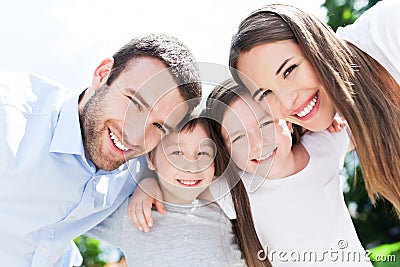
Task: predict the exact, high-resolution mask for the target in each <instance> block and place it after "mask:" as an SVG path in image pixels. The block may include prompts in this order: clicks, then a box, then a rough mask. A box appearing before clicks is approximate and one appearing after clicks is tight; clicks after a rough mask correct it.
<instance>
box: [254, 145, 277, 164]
mask: <svg viewBox="0 0 400 267" xmlns="http://www.w3.org/2000/svg"><path fill="white" fill-rule="evenodd" d="M275 149H276V148H274V150H272V151H271V152H269V153H268V154H265V155H264V156H262V157H260V158H258V159H257V161H262V160H264V159H267V158H269V157H271V156H272V154H273V153H274V151H275Z"/></svg>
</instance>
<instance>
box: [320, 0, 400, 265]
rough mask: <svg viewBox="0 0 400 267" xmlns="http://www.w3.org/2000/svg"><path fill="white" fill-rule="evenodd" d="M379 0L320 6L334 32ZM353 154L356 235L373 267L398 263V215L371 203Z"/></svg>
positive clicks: (348, 195)
mask: <svg viewBox="0 0 400 267" xmlns="http://www.w3.org/2000/svg"><path fill="white" fill-rule="evenodd" d="M379 1H380V0H325V3H324V4H322V6H323V7H325V8H326V9H327V18H328V20H327V23H328V25H329V26H331V27H332V29H333V30H335V31H336V29H337V28H338V27H339V26H345V25H348V24H352V23H353V22H354V21H355V20H356V19H357V18H358V17H359V16H360V15H361V14H362V13H363V12H364V11H365V10H367V9H369V8H370V7H372V6H373V5H375V4H376V3H377V2H379ZM354 157H355V160H351V159H352V156H348V158H347V159H349V158H350V161H347V164H346V169H347V181H346V182H347V189H348V190H347V191H346V190H345V194H344V196H345V201H346V203H347V205H348V206H349V210H350V213H351V215H352V219H353V222H354V226H355V228H356V230H357V233H358V236H359V238H360V240H361V242H362V244H363V245H364V246H365V247H366V248H368V249H369V251H370V252H371V255H370V258H371V260H372V262H373V264H374V266H375V267H394V266H398V262H399V261H400V243H399V242H397V241H399V240H400V223H399V218H398V217H397V215H396V213H395V211H394V209H393V206H392V205H391V204H390V203H389V202H388V201H386V200H384V199H380V200H379V201H378V202H377V203H376V205H375V206H373V205H372V204H371V201H370V199H369V198H368V195H367V192H366V190H365V184H364V180H363V177H362V173H361V169H360V166H359V165H358V160H357V158H356V156H355V154H354ZM354 167H355V168H354ZM354 169H355V172H354ZM354 176H355V177H356V179H355V178H354ZM372 247H375V248H372ZM382 256H383V257H389V256H390V257H392V258H386V259H391V260H392V261H390V260H386V261H382V260H381V261H380V260H379V257H382ZM393 256H394V258H393ZM393 259H394V261H393Z"/></svg>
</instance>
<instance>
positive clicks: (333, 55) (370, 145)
mask: <svg viewBox="0 0 400 267" xmlns="http://www.w3.org/2000/svg"><path fill="white" fill-rule="evenodd" d="M366 34H367V33H366ZM283 40H292V41H293V42H295V43H297V44H298V45H299V47H300V48H301V50H302V52H303V53H304V55H305V57H306V58H307V59H308V60H309V61H310V63H311V64H312V66H313V68H314V71H315V72H316V74H317V76H318V77H319V79H320V80H321V82H322V84H323V85H324V87H325V90H326V91H327V94H328V95H329V97H330V99H331V100H332V101H333V103H334V105H335V107H336V109H337V111H338V112H339V113H340V114H341V115H342V116H344V118H345V119H346V120H347V122H348V124H349V126H350V129H351V132H352V135H353V142H354V144H355V145H356V150H357V155H358V157H359V160H360V165H361V169H362V173H363V177H364V180H365V184H366V189H367V191H368V194H369V197H370V198H371V200H372V202H373V203H374V202H375V200H376V199H377V198H379V197H380V196H383V197H385V198H386V199H388V200H389V201H390V202H391V203H392V204H393V205H394V207H395V209H396V211H397V213H398V214H400V107H399V105H400V88H399V85H398V84H397V83H396V81H395V80H394V79H393V77H392V76H391V75H390V74H389V73H388V72H387V70H385V69H384V68H383V67H382V66H381V65H380V64H379V63H378V62H377V61H376V60H375V59H373V58H372V57H370V56H369V55H367V54H366V53H364V52H363V51H361V50H360V49H359V48H357V47H356V46H354V45H351V44H350V43H346V42H344V41H342V40H341V39H340V38H338V36H337V35H336V34H335V33H334V32H333V31H332V29H331V28H330V27H329V26H327V25H326V24H325V23H323V22H321V21H320V20H319V19H317V18H316V17H314V16H313V15H311V14H308V13H306V12H303V11H301V10H299V9H297V8H295V7H292V6H288V5H268V6H265V7H264V8H261V9H259V10H256V11H254V12H253V13H251V14H250V15H249V16H248V17H247V18H245V19H244V20H243V21H242V22H241V24H240V26H239V29H238V32H237V33H236V34H235V35H234V36H233V38H232V44H231V52H230V59H229V64H230V66H231V67H232V68H234V69H236V68H237V62H238V59H239V57H240V55H241V54H242V53H245V52H248V51H250V50H251V49H252V48H253V47H255V46H257V45H261V44H266V43H273V42H277V41H283ZM232 75H233V76H234V78H235V80H236V81H237V82H238V83H241V81H240V78H239V77H238V74H237V72H236V71H232Z"/></svg>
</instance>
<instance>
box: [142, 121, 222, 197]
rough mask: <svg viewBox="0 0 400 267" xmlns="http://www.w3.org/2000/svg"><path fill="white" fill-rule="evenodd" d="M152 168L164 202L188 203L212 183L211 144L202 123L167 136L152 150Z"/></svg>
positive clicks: (212, 151) (212, 161) (212, 157)
mask: <svg viewBox="0 0 400 267" xmlns="http://www.w3.org/2000/svg"><path fill="white" fill-rule="evenodd" d="M153 153H154V154H153V155H152V162H150V164H149V165H151V164H152V165H153V168H154V169H155V170H156V171H157V174H158V176H159V177H158V178H159V183H160V186H161V189H162V190H163V195H164V198H165V200H166V201H168V202H173V203H176V204H186V203H191V202H192V201H193V200H194V199H195V198H197V197H198V195H199V194H200V193H201V192H203V191H204V190H205V189H206V188H207V187H208V185H209V184H210V183H211V182H212V180H213V177H214V154H215V150H214V146H213V142H212V141H211V140H210V139H209V136H208V134H207V132H206V131H205V130H204V128H203V126H202V125H200V124H197V125H196V126H195V127H194V128H193V131H190V130H187V129H185V130H183V131H181V132H173V133H171V134H170V135H168V136H166V137H165V138H164V139H163V140H162V141H161V143H160V144H159V145H158V146H157V147H156V149H155V151H153Z"/></svg>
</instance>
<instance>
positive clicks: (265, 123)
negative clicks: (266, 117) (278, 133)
mask: <svg viewBox="0 0 400 267" xmlns="http://www.w3.org/2000/svg"><path fill="white" fill-rule="evenodd" d="M271 123H273V121H266V122H263V123H261V124H260V128H262V127H265V126H267V125H269V124H271Z"/></svg>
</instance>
